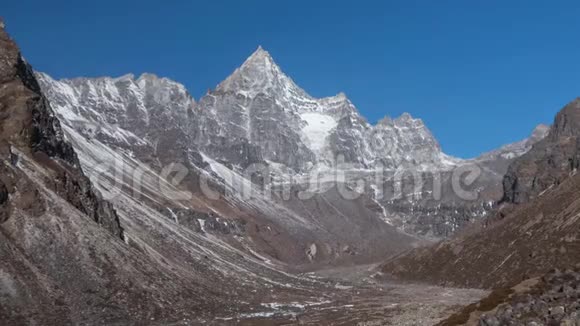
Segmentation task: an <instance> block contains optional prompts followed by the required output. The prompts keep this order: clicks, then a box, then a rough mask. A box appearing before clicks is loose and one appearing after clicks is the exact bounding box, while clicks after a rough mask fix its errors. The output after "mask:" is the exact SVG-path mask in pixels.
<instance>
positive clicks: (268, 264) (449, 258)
mask: <svg viewBox="0 0 580 326" xmlns="http://www.w3.org/2000/svg"><path fill="white" fill-rule="evenodd" d="M579 103H580V101H578V100H576V101H573V102H572V103H570V104H569V105H567V106H566V107H565V108H564V109H563V110H562V111H561V112H560V113H559V114H558V115H557V117H556V119H555V121H554V123H553V125H552V126H546V125H539V126H538V127H536V128H535V129H534V130H533V131H532V133H531V135H530V137H529V138H527V139H524V140H522V141H519V142H516V143H513V144H508V145H505V146H503V147H501V148H499V149H497V150H494V151H491V152H488V153H484V154H482V155H481V156H479V157H477V158H472V159H460V158H455V157H452V156H450V155H447V154H445V153H444V152H443V151H442V149H441V146H440V145H439V143H438V141H437V140H436V139H435V137H434V135H433V134H432V133H431V132H430V130H429V129H428V127H427V126H426V125H425V123H424V122H423V121H422V120H421V119H418V118H414V117H412V116H411V115H410V114H408V113H405V114H403V115H401V116H400V117H398V118H394V119H392V118H390V117H385V118H383V119H381V120H380V121H379V122H377V123H376V124H374V125H373V124H371V123H369V122H368V121H367V120H366V119H365V118H364V117H363V116H362V115H361V114H360V113H359V111H358V110H357V108H356V107H355V105H354V104H353V103H352V102H351V101H350V100H349V99H348V98H347V96H346V95H345V94H344V93H339V94H337V95H335V96H332V97H327V98H315V97H312V96H310V95H309V94H308V93H307V92H306V91H305V90H303V89H302V88H300V87H299V86H298V85H296V83H295V82H294V81H293V80H292V79H291V78H290V77H288V76H287V75H286V74H285V73H284V72H283V71H282V69H281V68H280V67H279V66H278V65H277V64H276V63H275V61H274V59H273V58H272V57H271V56H270V54H269V53H268V52H267V51H265V50H264V49H262V48H261V47H259V48H258V49H257V50H256V51H255V52H254V53H253V54H251V55H250V57H249V58H248V59H247V60H246V61H245V62H244V63H242V65H241V66H240V67H239V68H238V69H236V70H235V71H234V72H233V73H232V74H231V75H230V76H229V77H227V78H226V79H225V80H224V81H223V82H221V83H220V84H219V85H217V86H216V87H215V88H214V89H211V90H209V91H208V92H207V94H205V95H204V96H203V97H201V98H200V99H199V100H196V99H194V98H193V97H192V96H191V95H190V94H189V92H188V91H187V89H186V88H185V87H184V86H183V85H182V84H180V83H178V82H176V81H173V80H170V79H168V78H163V77H158V76H155V75H153V74H142V75H141V76H139V77H136V76H134V75H131V74H128V75H124V76H121V77H117V78H112V77H101V78H84V77H79V78H74V79H62V80H56V79H53V78H52V77H51V76H49V75H48V74H45V73H42V72H36V71H34V70H33V69H32V67H31V66H30V65H29V64H28V63H27V62H26V61H25V60H24V59H23V58H22V56H21V54H20V50H19V49H18V47H17V46H16V44H15V43H14V41H13V40H12V39H11V38H10V37H9V36H8V34H7V33H6V32H5V30H4V27H3V26H2V28H0V113H1V115H0V157H1V158H2V160H1V166H0V169H2V173H1V177H0V236H1V237H2V239H1V240H2V241H0V258H1V259H2V261H3V262H4V263H3V265H2V266H0V303H1V304H0V321H4V322H6V323H8V324H95V323H105V324H141V325H142V324H155V323H158V324H184V325H186V324H202V323H212V324H244V323H245V324H250V325H251V324H256V323H266V324H287V323H296V324H298V323H306V324H316V325H320V324H328V325H334V324H344V325H351V324H357V323H360V322H366V321H369V320H371V319H369V318H371V317H372V321H381V320H383V321H384V320H388V321H389V323H392V324H400V325H404V324H408V325H413V324H416V323H417V322H418V321H417V320H421V322H420V323H424V324H434V323H436V322H438V321H441V320H443V319H444V318H445V317H448V316H449V314H450V312H449V311H450V309H452V308H458V307H459V306H461V305H463V304H465V303H467V302H474V301H477V300H479V299H481V298H482V297H484V296H485V294H486V293H485V292H483V291H480V290H467V289H459V287H464V288H477V289H494V288H500V287H509V286H513V285H516V284H518V283H519V282H522V281H526V280H528V279H531V278H534V277H538V276H540V275H542V274H543V273H545V272H547V270H548V269H549V268H550V267H559V268H567V267H569V266H573V265H574V264H575V263H576V259H575V257H576V254H577V252H578V248H577V240H576V239H577V236H578V235H577V234H576V233H577V232H576V231H575V230H577V229H578V228H577V227H575V226H576V222H577V221H576V220H577V209H576V208H577V207H576V206H578V205H577V200H576V196H575V193H576V192H577V190H578V189H577V188H578V185H579V184H580V182H579V181H578V180H577V179H578V178H577V176H576V171H577V169H578V165H579V163H578V162H580V161H579V157H578V153H580V150H579V147H578V146H577V145H578V130H580V129H579V128H578V126H579V124H580V114H579V113H578V112H580V104H579ZM377 264H378V265H377ZM393 278H394V279H393ZM556 279H558V280H560V278H558V277H556ZM409 281H410V282H413V283H412V284H404V283H397V282H409ZM421 282H427V283H431V284H434V285H430V286H427V285H418V284H421ZM435 286H440V287H435ZM433 293H443V294H445V293H447V294H448V295H443V294H441V295H437V296H435V297H433V296H432V295H433ZM506 300H507V299H506ZM426 305H427V306H429V307H430V308H429V311H427V312H425V311H423V312H420V311H422V308H421V307H424V306H426ZM385 307H388V308H385ZM478 307H481V305H480V306H478ZM471 313H472V311H471V310H470V312H469V314H466V315H468V316H472V315H470V314H471ZM409 316H410V317H409ZM476 317H478V318H479V317H480V316H479V315H478V316H476ZM405 318H408V319H405ZM417 318H423V319H417ZM458 318H459V317H458ZM474 318H475V317H474ZM498 318H499V317H498ZM502 318H503V317H502ZM562 318H563V317H562ZM484 319H485V318H483V317H482V320H484ZM485 320H487V319H485Z"/></svg>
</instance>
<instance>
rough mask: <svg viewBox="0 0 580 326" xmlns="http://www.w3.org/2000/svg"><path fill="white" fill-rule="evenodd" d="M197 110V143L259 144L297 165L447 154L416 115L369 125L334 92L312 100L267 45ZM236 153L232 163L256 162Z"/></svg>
mask: <svg viewBox="0 0 580 326" xmlns="http://www.w3.org/2000/svg"><path fill="white" fill-rule="evenodd" d="M196 116H197V117H199V119H200V120H199V121H200V123H199V125H201V126H202V127H201V130H200V131H199V132H197V137H196V139H197V140H198V143H201V144H203V146H205V147H206V148H211V150H210V151H214V152H216V155H219V154H220V153H218V152H219V151H220V150H221V151H223V153H222V154H221V155H225V154H224V153H227V152H228V148H229V147H230V146H231V145H230V144H226V146H221V149H220V148H215V147H216V146H215V140H214V139H221V138H222V137H223V138H224V139H225V140H226V142H227V141H229V142H232V143H239V142H247V143H249V144H252V145H254V146H256V147H258V148H259V150H260V152H261V154H262V155H261V156H262V158H264V159H265V160H267V161H271V162H275V163H280V164H284V165H286V166H288V167H290V168H292V169H294V170H295V171H297V172H301V171H302V172H303V171H308V169H309V168H310V167H312V166H313V165H316V164H319V163H320V164H324V165H328V166H333V165H335V164H336V158H337V156H339V155H340V156H341V159H342V160H343V161H344V162H345V163H353V164H356V165H358V166H359V167H363V168H372V167H374V166H376V165H378V164H382V165H385V166H387V167H389V168H392V169H395V168H403V167H405V166H410V167H416V166H418V165H421V164H427V165H433V166H439V165H445V164H446V163H447V162H446V161H445V159H446V157H445V156H444V155H442V153H441V149H440V146H439V144H438V143H437V141H436V140H435V139H434V137H433V135H432V134H431V133H430V132H429V130H428V129H427V128H426V127H425V125H424V124H423V123H422V121H420V120H418V119H413V118H412V117H411V116H410V115H408V114H405V115H403V116H401V117H400V118H398V119H395V120H391V119H388V118H387V119H384V120H383V121H381V123H379V125H377V126H372V125H370V124H369V123H368V122H367V121H366V120H365V119H364V118H363V117H362V116H361V115H360V114H359V113H358V111H357V109H356V108H355V106H354V105H353V104H352V103H351V102H350V100H348V98H347V97H346V95H345V94H343V93H340V94H338V95H336V96H333V97H328V98H322V99H317V98H313V97H312V96H310V95H308V94H307V93H306V92H305V91H304V90H303V89H301V88H300V87H299V86H297V85H296V84H295V83H294V82H293V81H292V79H290V78H289V77H288V76H286V75H285V74H284V73H283V72H282V70H281V69H280V67H278V65H277V64H276V63H275V62H274V60H273V59H272V57H271V56H270V54H269V53H268V52H266V51H265V50H263V49H262V48H259V49H258V50H257V51H256V52H255V53H254V54H252V55H251V56H250V57H249V58H248V59H247V60H246V61H245V62H244V64H243V65H242V66H241V67H240V68H238V69H237V70H236V71H234V73H233V74H232V75H231V76H229V77H228V78H227V79H226V80H225V81H223V82H222V83H221V84H219V85H218V86H217V88H216V89H215V90H214V91H210V92H209V94H207V95H206V96H204V97H203V98H202V99H201V100H200V103H199V107H198V110H197V111H196ZM246 159H247V157H245V156H242V157H240V160H239V162H233V163H238V164H242V165H244V164H247V163H249V162H251V161H259V159H260V157H257V156H255V157H252V158H250V159H249V160H246Z"/></svg>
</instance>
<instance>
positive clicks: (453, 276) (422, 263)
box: [384, 101, 580, 288]
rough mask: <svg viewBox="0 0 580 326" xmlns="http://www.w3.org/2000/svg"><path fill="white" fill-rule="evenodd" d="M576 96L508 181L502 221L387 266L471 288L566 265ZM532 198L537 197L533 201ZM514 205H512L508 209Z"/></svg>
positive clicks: (574, 231) (572, 210) (577, 205)
mask: <svg viewBox="0 0 580 326" xmlns="http://www.w3.org/2000/svg"><path fill="white" fill-rule="evenodd" d="M578 112H580V107H579V106H578V105H577V101H574V102H572V103H571V104H569V105H567V106H566V107H565V108H564V109H563V110H562V111H561V112H560V113H558V115H557V117H556V119H555V122H554V125H553V127H552V128H551V130H550V133H549V135H548V136H547V137H546V138H544V139H543V140H541V141H539V142H538V143H536V144H535V145H534V146H533V147H532V149H531V150H530V151H529V152H527V153H526V154H524V155H523V156H522V157H520V158H518V159H516V160H515V162H513V163H512V165H511V166H510V168H509V172H508V174H507V175H506V176H505V178H504V182H503V183H504V185H505V195H504V203H506V204H513V203H520V205H515V206H514V205H507V206H505V207H504V208H503V210H502V213H501V215H500V216H499V218H496V219H493V220H492V223H490V224H489V225H487V227H486V228H484V229H482V230H480V231H479V232H470V233H467V234H463V235H461V236H459V237H457V238H455V239H451V240H449V241H445V242H442V243H440V244H438V245H436V246H433V247H429V248H422V249H418V250H413V251H411V252H409V253H406V254H404V255H402V256H400V257H398V258H396V259H394V260H391V261H389V262H388V263H387V264H386V265H385V266H384V271H386V272H392V273H394V274H396V275H398V276H400V277H403V278H407V279H413V280H423V281H430V282H436V283H445V284H450V285H451V284H452V285H460V286H470V287H487V288H490V287H498V286H510V285H513V284H516V283H518V282H519V281H521V280H522V278H527V277H533V276H538V275H541V274H543V273H545V272H547V271H548V270H549V269H550V268H562V269H565V268H568V267H571V266H574V265H575V264H576V262H577V253H578V249H579V247H578V246H579V245H580V242H579V241H578V239H579V234H578V230H579V228H578V227H579V225H578V216H579V214H580V202H579V199H578V196H577V193H578V190H579V187H580V179H579V176H578V175H576V170H575V163H574V162H575V158H576V157H577V155H578V152H577V149H576V136H575V131H574V130H575V129H574V128H570V126H574V125H575V124H577V123H578V120H577V119H578ZM532 199H533V200H532ZM508 206H509V207H508Z"/></svg>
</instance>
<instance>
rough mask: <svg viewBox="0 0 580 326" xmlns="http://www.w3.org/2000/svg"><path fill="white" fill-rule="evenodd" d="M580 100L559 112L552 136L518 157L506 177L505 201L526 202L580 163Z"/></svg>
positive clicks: (553, 184)
mask: <svg viewBox="0 0 580 326" xmlns="http://www.w3.org/2000/svg"><path fill="white" fill-rule="evenodd" d="M579 112H580V100H579V99H576V100H574V101H573V102H571V103H570V104H568V105H566V107H564V109H562V111H560V112H559V113H558V115H557V116H556V119H555V120H554V125H553V127H552V128H551V130H550V133H549V135H548V137H546V138H545V139H543V140H542V141H540V142H538V144H536V145H535V146H534V148H533V149H532V150H530V151H529V152H527V153H526V154H524V155H523V156H522V157H521V158H520V159H518V160H516V161H515V162H514V163H513V164H512V165H511V166H510V168H509V170H508V172H507V174H506V176H505V178H504V181H503V185H504V190H505V195H504V199H503V201H505V202H508V203H515V204H520V203H525V202H528V201H530V200H532V199H533V198H535V197H536V196H537V195H538V194H540V193H541V192H543V191H545V190H547V189H549V188H550V187H554V186H557V185H558V184H559V183H561V182H562V181H563V180H564V179H566V178H568V176H569V175H570V173H573V172H575V171H576V170H577V169H578V167H579V165H580V142H579V137H580V129H579V128H578V127H579V124H580V113H579Z"/></svg>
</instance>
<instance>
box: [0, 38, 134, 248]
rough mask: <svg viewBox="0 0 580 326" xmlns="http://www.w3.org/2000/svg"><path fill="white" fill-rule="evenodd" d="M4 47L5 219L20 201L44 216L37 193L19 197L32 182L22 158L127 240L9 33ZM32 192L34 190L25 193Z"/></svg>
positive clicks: (0, 46)
mask: <svg viewBox="0 0 580 326" xmlns="http://www.w3.org/2000/svg"><path fill="white" fill-rule="evenodd" d="M0 42H1V43H0V51H1V52H0V65H1V67H0V83H2V88H1V90H0V100H1V102H2V106H1V109H2V117H1V121H0V130H1V131H2V133H1V135H0V140H1V144H0V152H1V155H2V160H3V165H2V170H3V171H4V172H3V173H2V175H3V177H4V178H2V181H1V185H0V188H1V189H2V192H3V193H4V194H3V198H4V200H3V206H4V208H5V211H6V214H5V216H4V218H3V219H2V220H3V221H6V220H7V219H9V218H10V213H9V212H10V211H12V210H13V209H14V208H15V207H19V206H21V205H23V203H21V202H19V200H24V201H26V202H27V204H24V205H25V206H27V205H31V207H30V208H31V209H32V208H36V209H38V210H39V211H38V212H37V213H39V212H41V211H42V208H41V207H40V206H41V204H40V203H38V202H35V200H36V199H37V191H36V190H34V189H29V193H27V194H22V193H19V192H20V189H19V187H18V185H19V184H21V183H22V184H27V183H29V182H30V180H27V179H28V177H26V176H24V175H22V172H21V171H19V169H18V162H19V158H20V156H22V155H26V156H30V157H32V158H33V159H34V160H36V161H38V162H41V163H42V164H44V165H46V166H47V167H48V168H49V169H50V170H51V171H50V172H51V179H47V180H46V181H47V183H48V184H47V185H46V186H48V187H50V189H51V190H52V191H54V192H55V193H56V194H58V195H59V196H61V197H63V198H64V199H65V200H67V201H68V202H69V203H70V204H72V205H73V206H74V207H76V208H77V209H79V210H80V211H81V212H82V213H84V214H86V215H88V216H89V217H90V218H92V219H93V220H95V221H96V222H97V223H99V224H101V225H103V226H104V227H105V228H106V229H108V230H109V231H110V232H111V233H112V234H113V235H115V236H117V237H119V238H121V239H122V238H123V230H122V228H121V226H120V225H119V218H118V217H117V214H116V213H115V210H114V209H113V207H112V206H111V205H110V204H109V203H107V202H106V201H103V200H102V199H101V197H100V194H99V193H98V192H97V191H95V190H94V189H93V187H92V185H91V183H90V181H89V179H88V178H87V177H86V176H85V175H84V174H83V171H82V169H81V166H80V163H79V161H78V158H77V156H76V153H75V152H74V150H73V148H72V146H71V145H70V144H69V143H67V142H66V141H65V140H64V138H63V133H62V130H61V128H60V123H59V121H58V119H57V118H56V116H55V114H54V113H53V111H52V109H51V108H50V105H49V103H48V101H47V99H46V98H45V97H44V96H43V95H42V93H41V90H40V86H39V84H38V82H37V81H36V78H35V76H34V73H33V71H32V69H31V67H30V66H29V65H28V63H26V62H25V61H24V59H23V58H22V57H21V55H20V52H19V50H18V48H17V46H16V45H15V44H14V42H13V41H12V40H11V39H10V38H9V37H8V35H7V34H6V33H5V31H4V30H1V31H0ZM28 187H31V186H30V185H29V186H27V187H25V188H28ZM39 204H40V205H39Z"/></svg>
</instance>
